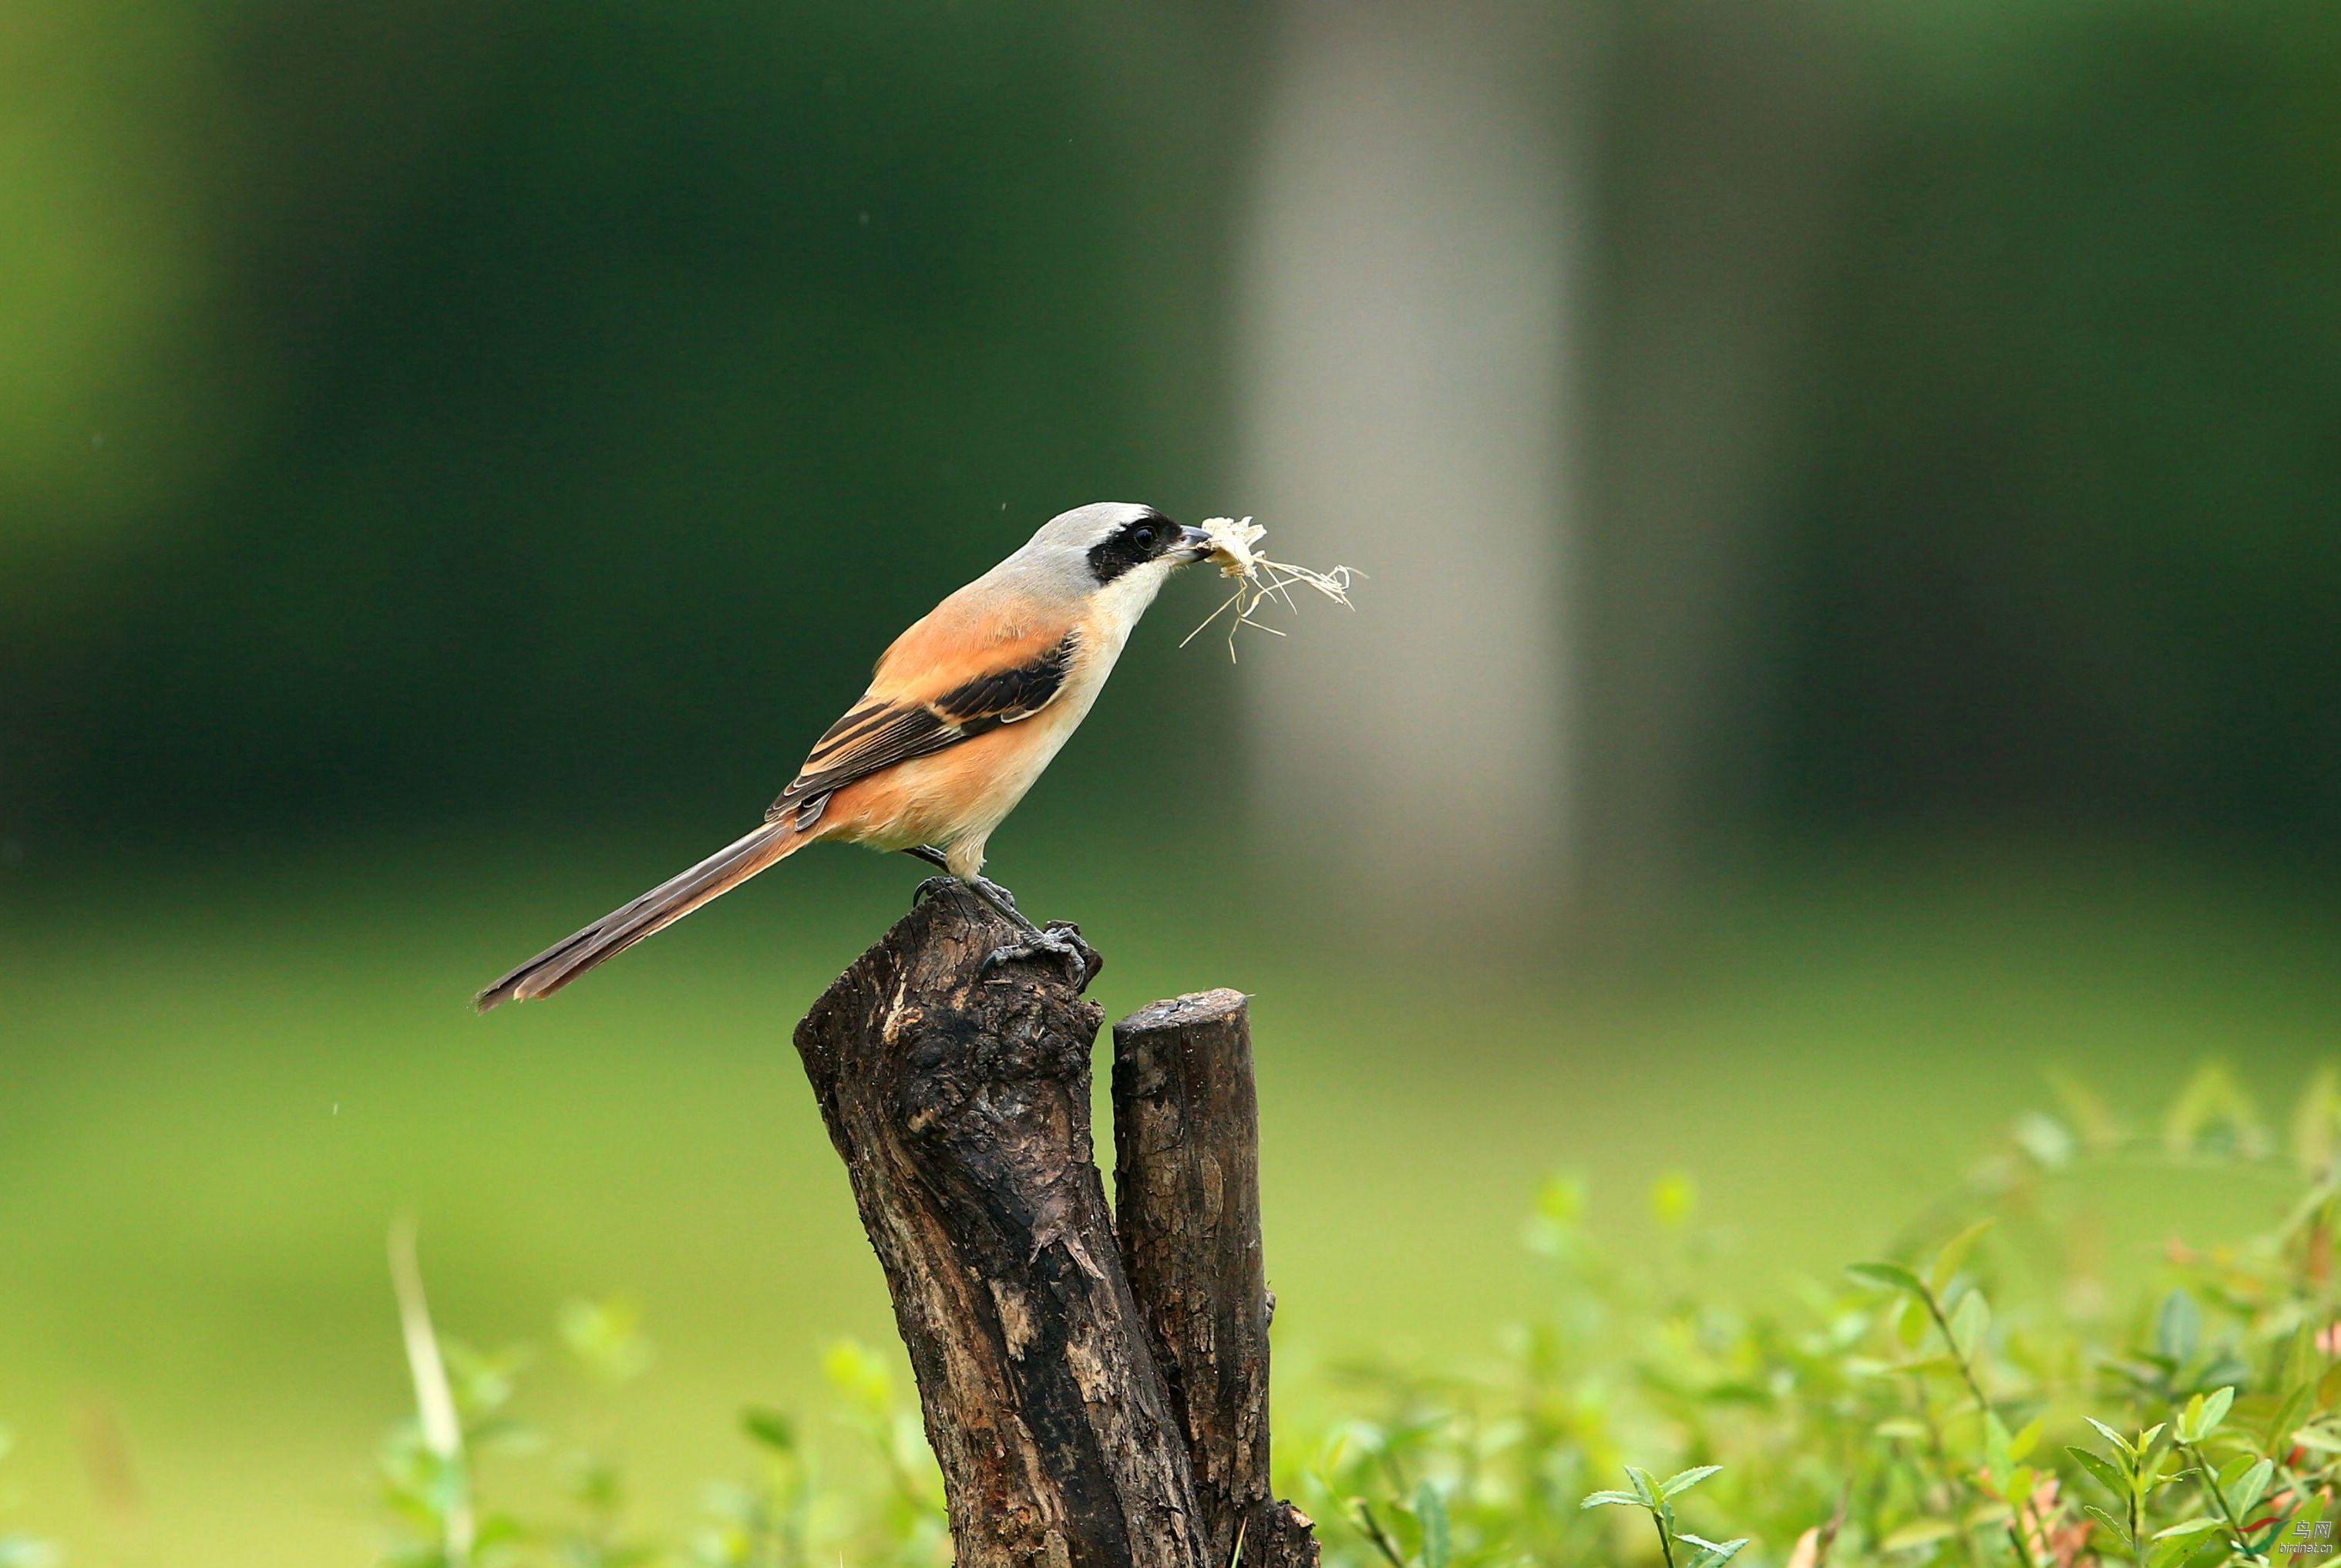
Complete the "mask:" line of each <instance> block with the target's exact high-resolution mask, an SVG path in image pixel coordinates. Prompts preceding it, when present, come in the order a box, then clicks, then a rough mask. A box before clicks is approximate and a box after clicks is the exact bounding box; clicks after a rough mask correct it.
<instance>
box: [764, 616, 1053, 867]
mask: <svg viewBox="0 0 2341 1568" xmlns="http://www.w3.org/2000/svg"><path fill="white" fill-rule="evenodd" d="M1074 638H1075V634H1074V633H1071V632H1067V633H1065V634H1063V635H1062V636H1061V637H1059V638H1058V639H1057V640H1056V641H1055V642H1053V643H1051V644H1047V645H1046V646H1044V647H1042V648H1041V649H1040V650H1039V651H1038V652H1037V653H1035V652H1034V650H1033V648H1032V646H1031V644H1030V643H1029V642H1028V643H1027V644H1024V645H1023V646H1021V647H1015V648H1011V649H1003V650H1001V651H1002V652H1003V653H1012V654H1021V655H1022V657H1021V658H1019V659H1016V660H1015V661H1014V662H1011V663H1008V664H1003V665H1001V667H1000V668H998V669H994V670H991V671H989V672H987V673H985V674H981V675H977V676H974V677H973V678H971V679H968V680H963V681H961V682H960V683H959V684H957V685H955V686H952V687H951V689H950V690H948V691H945V692H943V693H941V694H939V695H936V696H932V697H927V698H923V699H921V698H918V697H912V696H908V695H894V696H882V695H879V694H878V687H879V685H882V684H885V682H884V677H885V674H886V673H887V668H886V665H884V664H882V665H881V666H880V681H879V682H878V683H876V684H873V685H872V690H871V691H870V692H869V693H866V694H863V697H862V701H861V702H860V703H857V704H854V708H853V711H852V713H850V714H846V715H845V716H844V717H843V718H842V719H840V720H838V721H837V723H835V724H832V725H831V726H830V727H829V733H828V734H824V735H823V736H822V737H821V739H820V740H819V741H818V742H817V743H815V744H814V745H813V748H812V755H811V756H808V757H807V758H805V764H804V767H803V768H802V770H800V771H799V773H798V774H797V776H796V777H795V779H794V780H792V782H791V783H790V784H789V787H788V788H786V789H784V790H782V792H781V795H780V798H779V799H778V800H776V801H774V802H773V803H772V808H771V809H770V810H769V811H767V812H765V813H764V820H765V821H766V822H779V821H781V820H782V819H783V818H789V819H792V821H793V823H794V825H796V826H797V827H799V828H808V827H811V826H812V824H814V823H816V822H818V821H820V820H821V813H822V807H823V806H825V805H827V804H829V797H830V796H831V795H832V794H835V793H836V792H837V791H839V790H841V789H843V788H844V787H845V786H846V785H847V784H854V783H857V782H859V781H860V780H862V779H866V778H868V777H869V776H870V775H871V774H874V773H877V772H879V771H881V770H882V769H884V768H890V767H892V766H894V765H895V764H898V763H905V762H909V761H910V760H911V758H913V757H923V756H931V755H933V754H935V753H937V752H940V751H943V750H946V749H948V748H950V747H951V746H955V745H957V744H959V743H960V742H961V741H964V740H971V739H973V738H974V737H975V736H977V735H981V734H989V733H990V732H991V731H993V730H996V729H998V728H999V727H1000V726H1001V725H1002V724H1014V723H1015V722H1016V721H1017V720H1019V719H1029V718H1031V716H1032V715H1033V714H1037V713H1039V712H1040V711H1041V709H1042V708H1045V707H1047V706H1048V705H1049V704H1050V703H1051V702H1052V701H1054V700H1055V698H1056V695H1057V694H1058V693H1059V692H1060V691H1061V690H1063V689H1064V684H1065V674H1066V672H1067V671H1069V670H1070V669H1071V667H1072V662H1073V647H1074Z"/></svg>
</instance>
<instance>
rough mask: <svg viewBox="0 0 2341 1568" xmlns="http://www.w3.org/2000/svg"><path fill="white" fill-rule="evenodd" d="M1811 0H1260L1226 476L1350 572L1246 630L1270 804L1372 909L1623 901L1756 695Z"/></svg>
mask: <svg viewBox="0 0 2341 1568" xmlns="http://www.w3.org/2000/svg"><path fill="white" fill-rule="evenodd" d="M1822 15H1823V14H1822V13H1821V12H1819V11H1818V9H1817V8H1814V7H1812V6H1809V5H1806V4H1804V0H1756V3H1755V4H1752V5H1733V6H1726V5H1719V4H1712V3H1700V4H1688V3H1684V4H1675V3H1669V4H1661V5H1639V6H1609V5H1599V4H1598V3H1597V0H1587V3H1586V4H1584V5H1575V6H1566V5H1513V4H1506V3H1503V0H1466V3H1464V4H1459V5H1445V6H1424V5H1400V4H1395V3H1391V4H1381V3H1368V4H1356V5H1339V4H1333V3H1331V0H1288V4H1287V5H1285V7H1284V10H1283V28H1282V35H1281V38H1280V53H1279V55H1278V58H1277V64H1276V69H1275V72H1274V84H1273V88H1272V91H1271V93H1270V101H1269V105H1268V108H1267V111H1266V113H1265V115H1264V120H1263V131H1262V139H1261V147H1260V170H1259V174H1258V175H1257V179H1256V185H1255V192H1254V205H1253V213H1252V218H1251V233H1250V254H1249V258H1248V262H1247V269H1248V275H1247V297H1246V305H1247V308H1248V310H1249V316H1248V317H1247V318H1246V319H1245V320H1244V322H1243V324H1242V336H1243V342H1244V348H1243V354H1242V375H1243V377H1244V394H1245V402H1244V405H1243V417H1244V419H1245V421H1246V433H1247V438H1248V439H1247V445H1246V449H1245V460H1246V465H1247V473H1246V482H1245V484H1244V487H1243V489H1242V490H1241V492H1240V493H1241V494H1243V495H1244V496H1245V498H1246V504H1247V505H1248V506H1250V507H1253V508H1256V509H1257V511H1258V512H1259V514H1260V520H1261V521H1262V522H1264V523H1267V524H1270V527H1271V529H1272V530H1273V532H1272V534H1271V535H1270V538H1271V543H1272V544H1275V545H1277V546H1279V547H1280V552H1281V553H1282V554H1285V555H1286V556H1287V557H1288V558H1290V559H1296V560H1304V561H1309V562H1310V563H1312V564H1320V563H1324V562H1329V561H1331V560H1335V559H1339V560H1341V561H1344V562H1347V563H1349V564H1352V565H1356V566H1359V567H1360V568H1362V569H1363V570H1365V571H1366V572H1368V573H1370V574H1372V575H1371V578H1370V581H1369V582H1368V583H1367V584H1365V585H1364V587H1363V589H1362V591H1361V593H1360V611H1359V614H1357V615H1356V616H1355V617H1354V618H1353V617H1349V616H1340V615H1320V616H1317V617H1315V619H1314V624H1310V626H1308V628H1307V630H1306V633H1305V634H1304V635H1301V636H1298V637H1294V638H1292V639H1291V640H1290V641H1289V642H1285V643H1279V644H1274V645H1272V646H1261V647H1259V648H1257V649H1255V650H1254V653H1253V655H1252V657H1251V659H1250V665H1251V667H1250V669H1249V670H1248V671H1247V682H1246V684H1247V687H1248V693H1249V700H1250V715H1251V719H1252V728H1253V744H1252V754H1253V757H1254V763H1253V766H1254V769H1255V774H1256V779H1257V784H1258V788H1257V792H1256V798H1257V803H1258V810H1259V813H1260V817H1261V818H1262V820H1263V821H1264V823H1265V824H1268V828H1267V831H1268V832H1269V833H1270V834H1281V835H1283V836H1284V837H1286V838H1287V839H1288V841H1289V840H1291V839H1294V838H1297V837H1301V836H1305V838H1306V846H1307V852H1308V854H1309V859H1310V867H1311V868H1312V869H1313V870H1314V871H1315V872H1316V873H1317V874H1320V875H1322V876H1325V877H1328V878H1331V879H1334V880H1335V881H1336V882H1337V884H1339V885H1338V888H1337V891H1338V892H1339V893H1340V895H1341V899H1340V907H1341V908H1343V909H1344V910H1346V911H1348V912H1350V913H1351V914H1353V915H1355V916H1362V917H1363V918H1364V920H1365V921H1366V922H1367V923H1368V924H1372V925H1378V926H1380V927H1381V928H1382V929H1383V930H1384V931H1386V932H1405V933H1408V934H1410V936H1413V935H1419V934H1420V933H1422V932H1424V931H1426V930H1428V931H1430V932H1433V933H1444V934H1449V935H1451V936H1454V937H1457V938H1459V939H1463V940H1468V941H1470V942H1474V943H1478V942H1482V941H1484V940H1485V938H1486V934H1488V933H1490V932H1493V931H1498V930H1526V931H1529V932H1531V933H1533V932H1534V931H1535V930H1536V929H1537V925H1538V923H1537V922H1536V921H1535V920H1534V918H1533V917H1534V916H1536V915H1538V914H1560V915H1564V916H1566V917H1567V919H1568V921H1569V924H1571V925H1574V926H1577V927H1579V928H1583V929H1599V930H1607V931H1613V932H1615V931H1631V930H1633V929H1635V928H1637V927H1638V926H1639V925H1640V924H1643V923H1644V922H1645V921H1646V920H1648V919H1649V918H1650V917H1653V916H1655V915H1657V914H1659V913H1661V912H1662V911H1663V909H1664V907H1665V906H1666V904H1667V903H1668V900H1669V894H1670V893H1671V891H1672V890H1674V889H1675V888H1677V887H1678V886H1679V884H1680V883H1681V881H1682V877H1683V874H1684V872H1685V870H1686V867H1687V864H1688V861H1689V856H1690V855H1691V854H1692V853H1693V851H1694V850H1695V848H1696V846H1697V844H1698V842H1699V834H1698V829H1699V827H1700V825H1701V824H1703V823H1705V822H1707V821H1708V820H1709V819H1710V818H1711V817H1712V816H1713V815H1714V812H1715V807H1716V805H1717V802H1718V796H1717V795H1716V794H1714V793H1713V792H1712V791H1711V790H1710V788H1709V785H1711V784H1713V783H1714V782H1715V778H1716V775H1717V773H1718V769H1719V768H1721V767H1723V766H1725V765H1726V759H1728V757H1729V756H1730V755H1731V754H1732V742H1733V740H1734V738H1735V737H1734V734H1733V730H1732V725H1731V719H1732V715H1733V714H1737V713H1744V712H1746V711H1747V710H1748V707H1749V705H1750V704H1753V703H1755V702H1756V701H1758V699H1759V696H1760V687H1759V683H1758V681H1756V680H1753V679H1750V678H1748V674H1749V672H1750V671H1752V670H1755V669H1759V668H1760V667H1761V663H1762V661H1761V660H1760V658H1759V657H1758V656H1757V655H1758V653H1759V650H1757V649H1756V648H1754V647H1753V645H1752V644H1751V643H1750V641H1749V631H1750V625H1751V620H1752V617H1751V615H1750V609H1751V606H1752V604H1753V602H1754V600H1755V599H1756V598H1757V596H1758V593H1759V588H1758V583H1759V579H1760V574H1761V570H1762V555H1761V552H1760V550H1759V549H1758V521H1759V519H1760V516H1761V514H1762V513H1763V511H1764V508H1765V506H1766V504H1767V502H1768V488H1769V485H1770V483H1771V475H1772V465H1773V459H1774V457H1775V455H1776V454H1777V452H1778V448H1779V445H1780V444H1781V441H1782V438H1783V436H1784V434H1786V429H1787V422H1786V421H1785V420H1784V418H1783V409H1784V407H1786V406H1787V398H1786V394H1787V393H1788V390H1789V388H1790V386H1791V385H1792V384H1793V375H1792V369H1793V365H1794V364H1795V361H1796V358H1797V351H1798V343H1799V336H1800V332H1801V322H1800V317H1799V312H1798V306H1799V304H1800V302H1801V300H1802V298H1803V295H1804V284H1805V281H1806V277H1807V275H1808V272H1809V268H1810V263H1811V258H1812V256H1813V255H1814V252H1815V249H1816V245H1815V241H1816V239H1817V238H1818V235H1819V233H1820V231H1821V228H1822V225H1823V222H1824V218H1825V215H1826V211H1827V207H1828V203H1827V200H1826V197H1827V195H1828V191H1829V190H1830V189H1831V188H1832V186H1833V185H1834V183H1835V178H1834V176H1835V173H1836V169H1837V165H1838V161H1839V148H1840V146H1841V145H1842V136H1841V135H1839V132H1840V128H1841V122H1842V119H1843V114H1842V105H1844V103H1845V100H1846V97H1847V93H1846V88H1845V83H1846V79H1847V72H1846V70H1845V66H1844V60H1843V51H1842V50H1840V49H1838V48H1837V47H1836V46H1835V45H1834V42H1833V40H1832V37H1831V35H1830V30H1829V27H1828V25H1827V24H1825V23H1824V22H1823V21H1822V19H1821V18H1822ZM1597 161H1598V164H1599V170H1598V173H1596V172H1594V170H1595V165H1596V164H1597ZM1328 623H1330V624H1328ZM1296 824H1305V826H1303V827H1300V828H1299V830H1298V831H1296ZM1321 891H1323V890H1322V889H1320V892H1321ZM1426 907H1428V908H1433V909H1436V910H1438V911H1439V914H1440V915H1441V917H1442V918H1441V919H1440V920H1439V921H1436V922H1425V921H1422V920H1421V919H1420V913H1421V911H1422V910H1423V909H1424V908H1426ZM1523 917H1529V918H1527V919H1526V920H1524V919H1523Z"/></svg>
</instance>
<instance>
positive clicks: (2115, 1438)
mask: <svg viewBox="0 0 2341 1568" xmlns="http://www.w3.org/2000/svg"><path fill="white" fill-rule="evenodd" d="M2081 1419H2082V1420H2083V1421H2086V1422H2087V1423H2089V1424H2090V1425H2091V1426H2094V1427H2096V1428H2097V1435H2098V1436H2099V1437H2102V1438H2104V1439H2105V1440H2106V1441H2107V1443H2112V1444H2113V1445H2114V1452H2115V1453H2118V1454H2120V1455H2121V1456H2122V1457H2123V1458H2124V1459H2130V1460H2135V1459H2136V1458H2137V1453H2138V1448H2142V1447H2144V1446H2145V1444H2143V1443H2140V1444H2138V1445H2137V1447H2132V1446H2131V1444H2130V1441H2129V1439H2128V1438H2127V1437H2124V1436H2123V1435H2122V1434H2121V1433H2118V1432H2116V1431H2115V1430H2114V1429H2113V1428H2112V1427H2110V1426H2107V1424H2106V1423H2104V1422H2102V1421H2099V1420H2098V1419H2097V1417H2096V1416H2094V1415H2085V1416H2083V1417H2081ZM2156 1430H2157V1431H2160V1430H2161V1429H2160V1428H2159V1427H2157V1428H2156Z"/></svg>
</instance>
